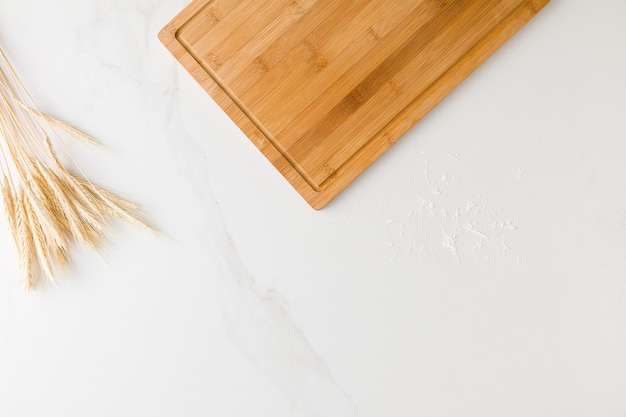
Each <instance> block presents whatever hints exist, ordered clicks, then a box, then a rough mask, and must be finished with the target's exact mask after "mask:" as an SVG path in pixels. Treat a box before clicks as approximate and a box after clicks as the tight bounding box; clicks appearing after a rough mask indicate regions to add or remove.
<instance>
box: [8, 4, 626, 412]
mask: <svg viewBox="0 0 626 417" xmlns="http://www.w3.org/2000/svg"><path fill="white" fill-rule="evenodd" d="M186 3H187V0H161V1H158V0H152V1H150V0H55V1H45V0H20V1H14V0H0V41H1V42H2V44H3V45H4V47H5V49H6V51H7V53H8V54H9V55H10V56H11V58H12V60H13V62H14V64H15V66H16V67H17V69H18V70H19V72H20V73H21V75H22V76H23V78H24V81H25V82H26V84H27V85H28V87H29V88H30V90H31V93H32V94H33V95H34V96H35V97H36V99H37V100H38V102H39V104H40V106H41V107H42V108H43V109H45V110H47V111H48V112H50V113H53V114H54V115H57V116H58V117H61V118H63V119H65V120H67V121H70V122H72V123H73V124H75V125H77V126H78V127H80V128H82V129H84V130H86V131H88V132H89V133H91V134H93V135H94V136H96V137H97V138H98V139H99V140H100V141H102V142H103V143H105V144H106V146H107V148H106V150H104V151H103V150H99V149H91V148H88V147H85V146H83V145H81V144H76V143H72V142H68V143H69V144H70V146H71V148H72V150H73V152H74V154H75V156H76V157H77V159H78V160H79V161H80V162H81V165H82V166H83V168H84V169H85V170H86V171H87V172H88V174H89V175H90V177H91V178H92V179H93V180H94V181H97V182H99V183H101V184H104V185H107V186H109V187H110V188H112V189H114V190H116V191H118V192H120V193H121V194H123V195H125V196H127V197H131V198H132V199H134V200H136V201H138V202H140V203H141V204H142V207H143V208H144V209H145V211H146V212H147V213H148V216H149V218H150V220H151V221H152V222H153V223H155V224H156V225H157V226H158V227H159V228H160V229H161V230H162V231H163V232H164V233H165V234H166V235H167V236H168V238H159V237H155V236H152V235H149V234H147V233H144V232H142V231H140V230H136V229H134V228H132V227H131V226H128V225H124V224H120V225H117V226H116V228H115V230H114V232H113V235H112V244H111V245H110V246H109V247H108V248H107V249H106V252H105V258H104V259H103V258H102V257H100V256H98V255H96V254H94V253H90V252H87V251H79V252H78V253H77V254H76V257H75V260H76V266H75V269H74V271H73V273H72V274H71V276H70V277H68V279H66V280H62V281H61V283H60V284H59V285H58V286H56V287H54V286H44V287H40V288H39V289H38V290H37V291H35V292H34V293H32V294H24V293H23V292H22V290H21V286H20V284H19V282H18V281H17V278H16V268H15V263H14V259H13V255H12V252H11V248H10V244H9V240H8V236H7V234H6V228H4V227H2V228H1V229H0V254H1V256H2V261H1V262H0V278H1V279H0V416H10V417H19V416H28V417H39V416H44V417H48V416H49V417H71V416H80V417H84V416H90V417H97V416H103V417H104V416H107V417H108V416H116V417H121V416H129V417H130V416H151V417H160V416H220V417H248V416H255V417H287V416H289V417H292V416H293V417H305V416H306V417H355V416H362V417H409V416H411V417H413V416H445V417H448V416H449V417H452V416H455V417H456V416H476V417H500V416H520V417H521V416H524V417H527V416H551V417H554V416H563V417H565V416H567V417H575V416H581V417H582V416H603V417H624V416H625V415H626V293H625V289H626V25H625V24H624V22H625V21H626V2H624V1H623V0H603V1H601V2H588V1H583V0H568V1H564V0H553V1H552V3H551V4H550V5H549V6H548V7H547V8H546V9H545V10H544V11H543V12H542V13H541V14H540V15H539V16H538V17H537V18H536V19H535V20H534V21H532V22H531V23H530V24H529V25H528V26H527V27H525V28H524V29H523V30H522V32H520V33H519V35H518V36H516V37H515V38H514V39H513V40H512V41H510V42H509V43H508V44H507V45H506V46H505V47H504V48H503V49H502V50H500V51H499V52H498V53H497V54H496V55H495V56H494V57H493V58H492V59H490V60H489V61H488V62H487V63H486V64H485V65H484V66H483V67H481V68H480V69H479V70H478V71H477V72H476V73H475V74H473V75H472V76H471V77H470V78H469V79H468V80H467V81H466V82H465V83H464V84H463V85H462V86H461V87H460V88H458V89H457V90H456V91H455V92H454V93H453V94H451V95H450V96H449V97H448V98H447V99H446V100H445V101H444V102H443V103H442V104H441V105H440V106H439V107H437V108H436V109H435V110H434V111H433V112H432V113H430V114H429V115H428V116H427V117H426V118H425V119H424V120H423V121H422V122H421V123H420V124H419V125H418V126H417V127H416V128H414V129H413V130H412V131H411V132H410V133H409V134H407V135H406V136H405V138H403V140H401V141H400V142H399V143H398V144H397V145H396V146H394V148H393V149H391V150H390V151H389V152H388V153H387V154H386V155H385V156H384V157H383V158H381V159H380V160H379V161H378V162H376V163H375V164H374V165H373V166H372V167H371V168H370V169H369V170H368V171H367V172H366V173H365V174H364V175H362V176H361V177H360V178H359V179H358V180H357V181H356V182H355V183H354V184H353V185H352V186H350V187H349V188H348V189H347V190H346V191H345V192H344V193H343V194H342V195H341V196H340V197H339V198H337V199H336V200H335V201H334V202H333V203H332V204H330V205H329V206H328V207H327V208H326V209H324V210H322V211H320V212H315V211H313V210H311V209H310V208H309V207H308V206H307V205H306V204H305V203H304V202H303V201H302V200H301V199H300V197H299V196H298V195H297V194H296V193H295V191H293V190H292V189H291V187H290V186H289V185H288V184H287V183H286V182H285V181H284V180H283V179H282V178H281V176H280V175H279V174H278V173H277V172H275V170H274V168H272V167H271V165H270V164H269V163H268V162H266V160H265V159H264V158H263V157H262V156H261V154H260V153H259V152H258V151H257V150H256V149H255V148H254V147H253V146H252V145H251V143H250V142H249V141H248V140H247V139H246V138H245V137H244V136H243V135H242V134H241V133H240V132H239V131H238V130H237V128H236V127H235V126H234V125H233V124H232V123H231V121H230V120H229V119H228V118H227V117H226V116H225V115H224V114H223V113H222V112H221V111H220V109H219V108H218V107H217V105H216V104H215V103H214V102H213V101H211V99H210V98H209V97H208V96H207V95H206V94H205V93H204V92H203V91H202V90H201V88H200V87H199V86H198V85H196V83H195V82H194V81H193V80H192V79H191V78H190V77H189V75H188V74H187V73H186V72H185V71H184V70H183V69H182V68H181V67H180V66H179V65H178V64H177V63H176V62H175V61H174V60H173V58H172V57H171V56H170V54H169V53H168V52H167V51H166V50H165V48H163V47H162V46H161V45H160V44H159V43H158V41H157V32H158V30H159V29H160V28H161V27H162V26H163V25H164V24H165V23H166V22H167V21H168V20H169V19H170V18H172V17H173V16H174V15H175V14H176V13H177V12H178V11H179V10H181V9H182V8H183V7H184V6H185V4H186Z"/></svg>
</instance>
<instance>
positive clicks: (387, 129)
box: [159, 0, 549, 209]
mask: <svg viewBox="0 0 626 417" xmlns="http://www.w3.org/2000/svg"><path fill="white" fill-rule="evenodd" d="M548 1H549V0H194V1H192V3H191V4H190V5H189V6H188V7H187V8H185V9H184V10H183V11H182V12H181V13H180V14H179V15H178V16H176V17H175V18H174V20H172V22H170V23H169V24H168V25H167V26H166V27H165V28H164V29H163V30H162V31H161V33H160V35H159V36H160V39H161V40H162V42H163V43H164V44H165V46H166V47H167V48H168V49H169V50H170V51H171V52H172V54H174V56H175V57H176V59H178V60H179V61H180V62H181V63H182V64H183V65H184V67H185V68H186V69H187V70H188V71H189V72H190V73H191V74H192V75H193V76H194V77H195V79H196V80H197V81H198V82H199V83H200V84H201V85H202V86H203V87H204V88H205V89H206V91H207V92H208V93H209V94H210V95H211V96H212V97H213V98H214V99H215V100H216V101H217V103H218V104H219V105H220V106H221V107H222V108H223V109H224V111H226V113H227V114H228V115H229V116H230V117H231V118H232V119H233V120H234V122H235V123H236V124H237V125H238V126H239V128H241V130H242V131H243V132H244V133H245V134H246V135H247V136H248V137H249V138H250V140H252V142H253V143H254V144H255V145H256V146H257V147H258V148H259V150H261V152H263V154H265V156H266V157H267V158H268V159H269V160H270V161H271V162H272V164H274V166H275V167H276V168H277V169H278V170H279V171H280V172H281V173H282V174H283V175H284V177H285V178H286V179H287V180H288V181H289V182H290V183H291V184H292V185H293V187H294V188H295V189H296V190H297V191H298V192H299V193H300V194H301V195H302V196H303V197H304V198H305V199H306V201H307V202H308V203H309V204H310V205H311V206H312V207H313V208H315V209H319V208H321V207H323V206H324V205H326V204H327V203H328V202H329V201H330V200H331V199H333V198H334V197H335V196H336V195H337V194H339V193H340V192H341V190H343V189H344V188H345V187H346V186H347V185H348V184H349V183H350V182H352V180H354V179H355V178H356V177H357V176H358V175H359V174H360V173H361V172H363V170H365V169H366V168H367V167H368V166H369V165H370V164H371V163H372V162H373V161H374V160H376V158H378V157H379V156H380V155H381V154H382V153H383V152H385V150H387V149H388V148H389V147H390V146H391V145H392V144H393V143H395V142H396V141H397V140H398V139H399V138H400V137H401V136H402V135H403V134H404V133H405V132H406V131H407V130H409V129H410V128H411V127H412V126H413V125H414V124H415V123H417V121H418V120H419V119H421V118H422V117H423V116H424V115H425V114H426V113H427V112H428V111H429V110H431V109H432V108H433V107H434V106H435V105H436V104H437V103H438V102H439V101H441V100H442V99H443V98H444V97H445V96H446V95H447V94H448V93H449V92H450V91H451V90H452V89H453V88H454V87H456V86H457V85H458V84H459V83H460V82H461V81H462V80H463V79H464V78H465V77H467V76H468V75H469V74H470V73H471V72H472V71H473V70H474V69H476V68H477V67H478V66H479V65H480V64H481V63H482V62H484V61H485V60H486V59H487V58H488V57H489V56H490V55H491V54H492V53H493V52H495V51H496V49H498V48H499V47H500V46H501V45H502V44H503V43H504V42H506V40H507V39H509V38H510V37H511V36H512V35H513V34H514V33H515V32H516V31H517V30H518V29H520V28H521V27H522V26H523V25H524V24H525V23H526V22H527V21H528V20H530V19H531V18H532V17H533V16H534V15H535V14H537V12H538V11H539V10H541V9H542V8H543V6H545V4H547V3H548Z"/></svg>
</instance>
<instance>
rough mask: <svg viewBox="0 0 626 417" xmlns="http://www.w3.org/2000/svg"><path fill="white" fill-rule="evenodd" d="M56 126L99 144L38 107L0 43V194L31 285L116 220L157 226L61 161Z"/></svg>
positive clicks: (96, 244)
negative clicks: (74, 246)
mask: <svg viewBox="0 0 626 417" xmlns="http://www.w3.org/2000/svg"><path fill="white" fill-rule="evenodd" d="M55 130H58V131H60V132H64V133H66V134H69V135H71V136H73V137H75V138H77V139H80V140H82V141H85V142H87V143H90V144H97V142H96V141H95V140H94V139H93V138H92V137H91V136H89V135H87V134H85V133H83V132H81V131H79V130H77V129H75V128H73V127H71V126H69V125H68V124H66V123H64V122H61V121H60V120H58V119H56V118H54V117H52V116H50V115H48V114H45V113H43V112H42V111H40V110H39V109H38V108H37V106H36V105H35V103H34V100H33V99H32V97H31V96H30V95H29V93H28V91H27V90H26V88H25V87H24V85H23V84H22V82H21V80H20V79H19V77H18V76H17V74H16V72H15V70H14V69H13V67H12V66H11V63H10V62H9V60H8V59H7V57H6V55H5V53H4V51H2V48H0V138H1V139H2V140H0V176H1V180H0V189H1V193H0V194H1V195H2V200H3V202H4V212H5V218H6V221H7V224H8V226H9V230H10V232H11V235H12V237H13V246H14V248H15V252H16V254H17V257H18V266H19V271H20V277H21V280H22V282H23V284H24V287H25V288H26V289H27V290H30V289H32V288H33V287H34V286H35V285H36V284H37V283H38V282H39V281H40V278H42V277H45V278H46V279H48V280H50V281H54V277H55V275H56V270H57V269H61V270H65V269H67V267H68V266H69V264H70V248H71V247H72V246H73V245H74V244H80V245H84V246H88V247H91V248H94V249H99V248H100V247H101V246H102V244H103V242H104V241H105V238H106V233H107V230H108V227H109V225H110V222H111V220H112V219H115V218H117V219H122V220H126V221H129V222H131V223H133V224H135V225H137V226H140V227H143V228H145V229H148V230H153V229H152V227H151V226H149V225H148V224H147V223H145V222H144V221H143V220H141V218H140V216H139V213H138V208H137V205H136V204H134V203H131V202H129V201H126V200H124V199H122V198H120V197H118V196H117V195H115V194H114V193H112V192H110V191H108V190H106V189H105V188H102V187H100V186H98V185H95V184H93V183H92V182H91V181H89V180H88V179H87V178H85V177H84V176H83V175H80V174H77V173H75V172H71V171H70V170H68V169H67V168H66V167H65V166H64V165H63V164H62V163H61V161H60V159H59V157H58V155H57V151H56V149H55V147H54V145H53V142H52V140H51V139H50V133H54V135H53V136H54V137H55V138H56V139H57V140H58V144H59V145H61V146H63V143H62V142H61V141H60V140H59V137H58V136H57V135H56V132H55ZM63 149H64V150H65V151H66V152H67V149H66V148H65V147H63ZM68 156H69V157H70V158H71V155H69V153H68ZM71 160H72V161H73V159H71ZM79 172H80V170H79Z"/></svg>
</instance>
